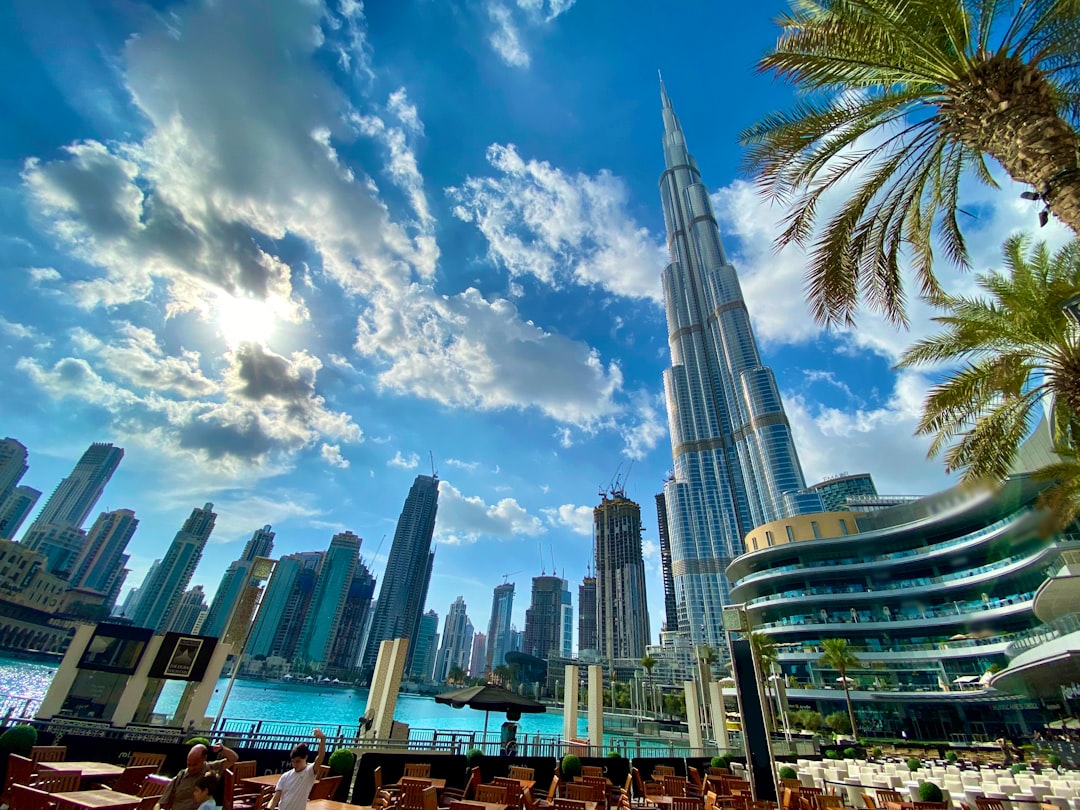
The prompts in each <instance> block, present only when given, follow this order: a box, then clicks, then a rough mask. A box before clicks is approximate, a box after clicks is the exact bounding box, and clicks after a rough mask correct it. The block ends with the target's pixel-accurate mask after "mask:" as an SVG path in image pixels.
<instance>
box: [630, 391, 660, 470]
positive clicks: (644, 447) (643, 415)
mask: <svg viewBox="0 0 1080 810" xmlns="http://www.w3.org/2000/svg"><path fill="white" fill-rule="evenodd" d="M663 409H664V405H663V403H662V402H658V401H657V400H656V399H654V398H653V397H652V396H651V395H650V394H649V393H648V392H647V391H639V392H638V393H637V395H636V396H635V397H634V417H633V421H632V422H631V423H630V424H628V425H626V426H624V427H623V428H622V433H623V435H624V437H625V442H626V446H625V447H623V451H622V452H623V455H624V456H626V457H627V458H632V459H635V460H637V461H640V460H641V459H643V458H645V456H647V455H648V454H649V453H650V452H651V451H652V449H653V448H654V447H656V445H657V444H658V443H659V442H660V440H661V439H663V438H665V437H666V436H667V433H668V428H667V414H666V413H665V412H664V410H663Z"/></svg>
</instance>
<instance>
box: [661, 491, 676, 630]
mask: <svg viewBox="0 0 1080 810" xmlns="http://www.w3.org/2000/svg"><path fill="white" fill-rule="evenodd" d="M656 522H657V527H658V528H659V530H660V574H661V576H662V577H663V578H664V629H665V630H671V631H673V632H674V631H676V630H678V629H679V610H678V608H677V607H676V603H675V579H674V578H673V577H672V575H671V537H670V536H668V529H667V503H666V501H665V500H664V493H663V492H660V493H658V494H657V496H656Z"/></svg>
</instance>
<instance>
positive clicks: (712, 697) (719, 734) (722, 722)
mask: <svg viewBox="0 0 1080 810" xmlns="http://www.w3.org/2000/svg"><path fill="white" fill-rule="evenodd" d="M709 705H710V706H711V707H712V725H713V739H715V740H716V744H717V746H719V747H720V748H721V749H722V750H724V751H726V750H727V747H728V733H727V717H726V716H725V712H724V689H723V687H722V686H721V685H720V682H719V681H710V682H709Z"/></svg>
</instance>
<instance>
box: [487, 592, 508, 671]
mask: <svg viewBox="0 0 1080 810" xmlns="http://www.w3.org/2000/svg"><path fill="white" fill-rule="evenodd" d="M513 612H514V583H513V582H504V583H503V584H502V585H496V586H495V593H494V595H493V596H492V598H491V618H490V619H489V620H488V632H487V637H488V642H487V671H488V672H491V671H492V670H493V669H495V667H498V666H502V665H503V664H505V663H506V654H507V653H508V652H510V614H511V613H513Z"/></svg>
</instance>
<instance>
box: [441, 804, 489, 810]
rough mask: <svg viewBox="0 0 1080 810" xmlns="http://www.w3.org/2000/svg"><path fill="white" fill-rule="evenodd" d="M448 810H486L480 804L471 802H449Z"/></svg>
mask: <svg viewBox="0 0 1080 810" xmlns="http://www.w3.org/2000/svg"><path fill="white" fill-rule="evenodd" d="M448 810H487V808H486V807H484V805H482V804H473V803H472V802H451V803H450V807H449V808H448Z"/></svg>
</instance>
